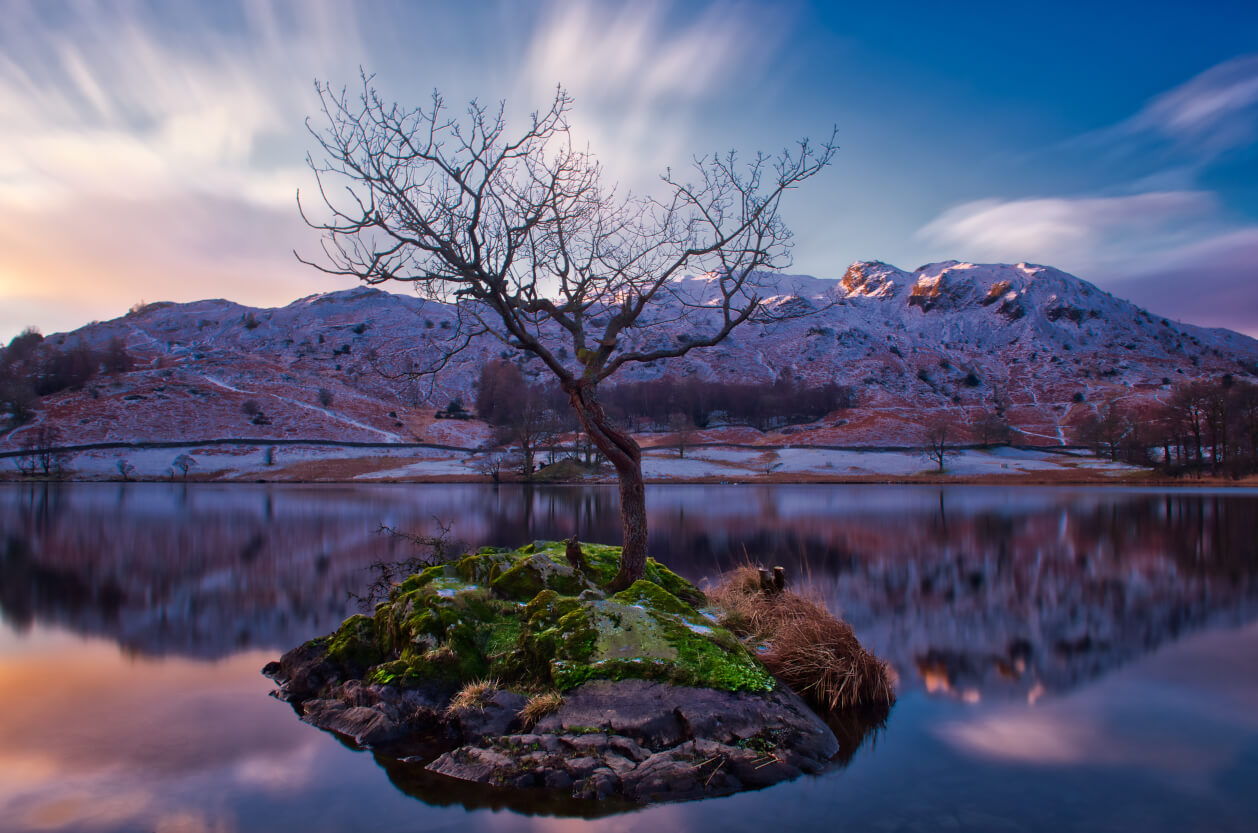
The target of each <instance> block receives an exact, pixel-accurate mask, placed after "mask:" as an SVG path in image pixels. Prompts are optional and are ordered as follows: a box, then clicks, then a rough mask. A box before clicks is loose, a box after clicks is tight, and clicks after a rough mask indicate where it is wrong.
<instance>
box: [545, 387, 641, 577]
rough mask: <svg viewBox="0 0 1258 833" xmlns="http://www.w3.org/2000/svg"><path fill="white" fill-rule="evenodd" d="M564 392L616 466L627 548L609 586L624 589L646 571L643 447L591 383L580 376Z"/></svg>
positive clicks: (596, 443)
mask: <svg viewBox="0 0 1258 833" xmlns="http://www.w3.org/2000/svg"><path fill="white" fill-rule="evenodd" d="M564 392H565V393H567V394H568V401H569V402H570V403H571V404H572V409H573V410H574V411H576V413H577V419H578V420H580V422H581V427H582V428H583V429H584V430H585V433H586V434H587V435H588V436H589V437H590V439H591V440H593V441H594V444H595V445H596V446H598V449H599V451H601V452H603V453H604V454H606V455H607V458H608V459H609V460H611V461H612V465H613V466H615V467H616V477H617V479H618V480H619V482H620V522H621V527H622V529H623V533H624V549H623V550H622V551H621V554H620V572H618V573H617V574H616V577H615V578H614V579H612V583H611V584H610V585H609V586H608V589H609V590H611V591H613V592H615V591H619V590H624V589H625V588H626V587H628V586H629V585H631V584H633V583H634V582H635V581H637V580H638V579H640V578H642V576H643V575H644V574H645V572H646V486H645V484H644V483H643V482H642V449H641V448H639V446H638V443H637V441H635V440H634V438H633V437H631V436H630V435H629V432H627V431H622V430H621V429H620V428H618V427H616V426H615V425H612V423H611V421H610V420H609V419H608V418H607V414H606V413H604V411H603V408H602V406H601V405H599V404H598V400H597V399H595V398H594V388H593V387H592V386H591V385H589V384H588V383H585V382H583V381H582V380H577V381H574V382H572V383H571V384H565V385H564Z"/></svg>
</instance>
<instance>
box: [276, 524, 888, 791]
mask: <svg viewBox="0 0 1258 833" xmlns="http://www.w3.org/2000/svg"><path fill="white" fill-rule="evenodd" d="M619 562H620V548H619V547H613V546H605V545H599V544H577V543H576V542H575V541H568V542H563V541H560V542H541V541H539V542H535V543H533V544H529V545H527V546H524V547H521V548H519V549H514V550H509V549H501V548H494V547H485V548H482V549H480V550H478V551H476V552H473V553H469V554H466V555H462V556H461V557H459V558H457V559H455V560H452V561H450V562H448V563H444V564H438V565H435V566H431V567H428V568H426V569H424V570H422V571H421V572H418V573H416V574H414V575H411V576H409V577H408V578H406V579H405V580H404V581H402V582H401V583H399V584H397V585H394V586H393V587H392V588H391V589H390V590H389V593H388V598H387V599H386V600H384V601H382V602H380V603H379V604H378V605H376V608H375V612H374V615H372V616H367V615H355V616H351V617H350V618H349V619H347V620H345V622H344V623H343V624H342V625H341V627H340V628H339V629H338V630H337V631H336V632H335V633H332V634H329V635H327V636H324V637H320V638H317V639H313V640H311V641H310V642H307V643H306V644H304V645H302V646H299V647H298V648H295V649H293V650H292V651H289V652H288V653H287V654H285V655H284V656H283V657H282V658H281V659H280V660H279V662H273V663H270V664H268V666H267V667H266V668H265V669H264V673H265V674H267V675H268V676H270V677H271V678H272V679H274V680H275V681H276V682H277V683H279V684H280V690H279V691H278V692H277V694H278V696H280V697H281V698H283V699H286V700H288V701H289V702H290V703H291V704H292V705H293V707H294V708H295V709H296V711H297V712H298V714H300V715H301V717H302V719H303V720H305V721H307V722H309V723H311V724H313V725H315V726H318V727H320V728H322V729H326V730H329V731H333V732H336V733H338V734H339V735H341V736H343V737H345V738H348V739H352V741H353V742H354V743H355V744H356V745H358V746H361V747H370V748H372V749H373V750H374V751H375V752H376V754H377V755H378V756H379V755H382V754H383V755H385V756H389V757H395V758H397V759H399V760H400V761H403V762H405V763H407V764H410V765H414V766H422V767H423V768H424V769H425V770H427V771H428V772H430V773H437V774H439V775H442V776H448V777H451V778H456V779H460V780H462V781H469V782H477V783H480V784H484V785H488V787H489V788H491V789H501V790H503V795H504V797H506V796H509V794H510V793H511V792H512V791H520V790H527V791H529V792H530V793H537V792H539V791H541V792H549V793H551V794H553V795H554V796H555V797H556V798H560V797H562V798H569V797H575V798H578V799H600V800H604V801H606V802H608V803H615V804H619V803H621V802H629V803H633V804H637V803H644V802H660V801H675V800H687V799H694V798H701V797H705V796H716V795H726V794H729V793H733V792H738V791H740V790H745V789H755V788H760V787H765V786H768V785H770V784H774V783H777V782H779V781H782V780H787V779H791V778H795V777H798V776H799V775H802V774H805V773H818V772H820V771H822V770H824V769H826V768H828V767H830V766H832V765H833V764H834V763H835V762H836V761H843V760H846V759H848V758H850V756H851V754H852V752H853V751H854V749H855V746H857V745H859V743H860V740H861V738H862V737H863V727H867V726H871V725H875V724H877V723H879V722H880V721H881V720H882V719H884V718H885V716H886V713H887V710H888V709H889V708H890V706H891V704H892V702H893V699H894V695H893V694H892V692H891V687H890V685H889V683H888V676H887V669H886V666H885V664H884V663H882V662H881V661H879V660H877V659H876V658H874V657H873V656H872V655H869V654H868V653H867V652H865V651H864V649H863V648H861V647H860V645H859V643H858V642H857V641H856V639H855V637H854V636H853V635H851V629H850V628H848V627H847V626H846V625H845V624H843V623H841V622H839V621H838V620H835V619H834V618H833V617H830V616H829V614H828V613H825V612H824V608H821V607H820V606H819V605H816V604H815V603H812V602H809V601H807V600H804V599H802V598H800V597H798V596H796V595H794V594H792V593H790V592H789V591H785V592H783V591H781V590H780V587H779V588H777V589H776V591H775V588H773V587H771V586H769V587H761V586H760V584H761V582H758V581H757V580H756V578H755V574H754V571H747V570H745V571H743V572H741V573H738V574H735V575H733V576H731V577H730V578H728V579H727V580H726V581H725V582H723V583H722V584H721V585H719V586H718V587H717V588H715V589H714V591H713V592H712V595H711V597H709V595H705V593H704V592H703V591H701V590H700V589H699V588H698V587H696V586H695V585H694V584H692V583H690V582H689V581H687V580H686V579H684V578H682V577H681V576H678V575H677V574H676V573H673V572H672V571H671V570H669V569H668V568H667V567H665V566H664V565H662V564H659V563H658V562H656V561H654V560H653V559H648V561H647V567H646V571H645V575H644V577H643V578H642V579H640V580H638V581H636V582H634V583H633V584H632V585H631V586H630V587H628V588H627V589H625V590H622V591H620V592H618V593H612V594H608V593H607V592H605V590H604V589H603V588H605V587H606V586H607V585H608V584H610V583H611V582H612V580H613V578H614V577H615V576H616V573H617V570H618V566H619ZM819 616H823V617H825V618H826V619H828V622H829V626H828V628H827V627H823V628H821V630H818V627H817V625H816V620H817V619H818V617H819ZM801 628H802V629H801ZM805 631H806V633H805ZM801 640H803V641H802V642H801ZM787 643H790V644H787ZM775 674H776V675H775ZM787 683H789V685H788V684H787ZM791 686H794V689H795V690H792V687H791ZM797 692H798V693H797ZM801 694H802V695H803V697H801ZM805 698H807V700H808V702H805ZM809 702H810V703H811V704H812V707H813V708H810V706H809ZM814 708H815V709H816V710H817V711H814ZM818 712H820V714H819V713H818ZM823 718H829V725H828V723H827V719H823ZM854 727H857V728H854ZM835 729H838V736H836V733H835V731H834V730H835ZM840 737H842V740H840ZM504 801H505V802H506V803H510V800H509V798H504Z"/></svg>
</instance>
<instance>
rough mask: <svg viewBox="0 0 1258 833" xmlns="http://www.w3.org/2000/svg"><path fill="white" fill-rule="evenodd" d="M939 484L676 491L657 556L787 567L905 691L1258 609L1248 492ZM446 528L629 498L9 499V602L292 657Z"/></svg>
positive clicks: (59, 490) (510, 490) (539, 528)
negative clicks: (382, 575) (384, 572)
mask: <svg viewBox="0 0 1258 833" xmlns="http://www.w3.org/2000/svg"><path fill="white" fill-rule="evenodd" d="M943 491H944V492H946V494H941V492H940V490H939V489H938V488H933V487H932V488H920V489H918V488H913V487H882V488H875V487H868V486H862V487H850V488H849V487H829V488H816V487H765V486H754V487H752V486H739V487H703V486H668V487H659V488H656V489H653V490H652V491H651V492H650V493H649V494H648V508H649V510H650V511H651V530H652V531H651V538H650V542H649V547H650V551H651V554H652V555H653V556H655V557H656V558H658V559H660V560H662V561H665V562H666V563H668V564H670V565H671V566H673V567H674V568H676V569H678V570H679V571H680V572H682V573H683V574H685V575H686V576H688V577H690V578H692V579H696V580H698V579H703V578H705V577H708V578H711V577H714V576H715V575H716V574H718V573H719V572H721V571H723V570H725V569H728V568H730V567H733V566H736V565H738V564H740V563H742V562H743V561H744V560H745V559H746V558H748V557H750V558H752V559H753V560H759V561H762V562H763V563H765V564H772V565H776V564H781V565H784V566H785V567H786V568H787V570H788V573H789V574H790V575H791V576H792V580H793V581H798V582H801V583H804V584H807V585H809V586H810V587H811V588H812V589H813V590H815V591H816V592H818V593H821V594H822V595H823V596H824V597H825V598H826V599H827V600H828V601H829V602H830V603H831V605H832V606H833V607H834V608H835V609H836V610H838V611H840V612H841V613H843V615H844V616H845V617H846V618H848V619H849V620H850V621H852V623H853V624H854V625H855V626H856V628H857V631H858V634H859V635H860V636H861V638H862V640H863V641H865V642H866V643H867V644H869V645H870V646H871V647H872V648H873V649H874V650H875V651H876V652H878V653H880V654H883V655H885V656H887V657H888V658H889V659H891V660H892V661H893V664H894V665H895V666H896V667H897V669H898V671H899V672H900V674H901V676H902V679H903V680H904V684H906V685H910V686H913V685H921V686H927V685H929V686H933V687H935V688H937V689H938V690H948V691H952V692H954V693H958V694H962V695H964V694H966V692H980V691H981V692H984V694H986V693H988V692H993V693H994V692H998V691H1007V692H1009V693H1011V694H1016V695H1018V696H1022V695H1026V694H1027V693H1028V692H1030V691H1032V690H1034V689H1035V688H1036V686H1042V687H1044V688H1045V689H1048V690H1054V689H1064V688H1069V687H1071V686H1074V685H1077V684H1079V683H1080V682H1082V681H1085V680H1087V679H1090V678H1092V677H1094V676H1096V675H1097V674H1100V673H1103V672H1104V671H1105V670H1107V669H1109V668H1112V667H1114V666H1115V665H1116V664H1118V663H1121V662H1124V661H1126V660H1128V659H1131V658H1132V657H1135V656H1138V655H1140V654H1141V653H1145V652H1147V651H1150V650H1152V649H1153V648H1155V647H1156V646H1157V645H1159V644H1162V643H1163V642H1165V641H1167V640H1170V639H1174V638H1175V637H1176V636H1177V635H1178V634H1180V633H1182V632H1185V631H1186V630H1188V629H1191V628H1194V627H1198V626H1200V625H1201V624H1203V623H1207V622H1210V621H1213V620H1215V619H1218V618H1223V619H1228V618H1230V619H1233V620H1237V621H1240V620H1242V619H1244V618H1245V617H1247V616H1249V615H1250V613H1249V611H1250V610H1251V609H1252V606H1253V605H1254V603H1255V601H1256V600H1258V512H1255V510H1254V507H1255V499H1254V498H1252V497H1249V496H1245V495H1239V494H1224V495H1217V494H1208V493H1197V492H1192V493H1148V494H1136V493H1119V492H1112V491H1111V492H1105V491H1100V490H1093V491H1066V490H1044V491H1033V490H1026V491H1024V492H1019V493H1017V494H1016V495H1015V496H1012V497H1011V495H1010V494H1009V492H1008V490H988V489H981V488H968V489H944V490H943ZM941 498H942V505H941ZM1014 498H1016V501H1015V500H1014ZM434 517H436V518H440V519H441V520H442V521H443V522H450V523H452V525H453V526H452V534H453V536H454V537H457V538H458V539H460V540H463V541H466V542H467V543H468V544H469V545H472V546H480V545H481V544H487V543H494V544H503V545H519V544H523V543H525V542H528V541H531V540H535V539H550V540H555V539H560V538H566V537H568V536H570V535H573V534H576V535H578V536H579V537H580V539H581V540H584V541H604V542H614V541H616V540H617V536H618V535H619V529H620V527H619V521H618V516H617V511H616V492H615V489H614V487H611V486H599V487H581V486H543V485H535V486H520V485H514V484H508V485H503V486H502V487H500V488H496V489H495V488H491V487H483V486H476V485H457V486H452V485H441V486H417V487H413V488H399V487H370V486H364V487H358V486H355V487H341V486H335V487H333V486H327V487H304V486H292V487H262V486H258V487H254V486H248V485H233V486H217V485H212V484H190V485H189V486H187V487H186V489H185V488H184V487H183V486H182V485H161V484H138V483H132V484H111V485H103V484H102V485H96V484H92V485H83V486H47V487H45V486H34V487H32V486H29V485H23V486H15V487H11V488H10V487H6V488H5V489H3V490H0V529H3V530H4V538H3V539H0V547H2V549H0V555H3V559H0V608H2V613H3V616H4V617H5V619H6V621H8V622H10V623H12V624H14V625H15V626H18V627H25V626H29V625H30V624H31V623H32V622H35V621H42V622H51V623H56V624H59V625H62V626H65V627H69V628H71V629H74V630H78V631H80V632H86V633H96V634H102V635H106V636H108V637H110V638H113V639H116V640H118V641H119V642H120V643H122V644H123V645H125V646H126V647H127V648H128V649H130V650H135V651H141V652H155V653H168V652H174V653H181V654H188V655H194V656H221V655H225V654H228V653H231V652H233V651H235V650H237V649H238V647H239V646H242V645H253V646H264V647H267V648H269V649H273V650H281V649H285V648H288V647H291V646H292V645H294V644H297V643H299V642H301V641H303V640H305V639H308V638H310V637H311V636H314V635H316V634H319V633H325V632H327V631H330V630H331V629H332V628H334V627H335V626H336V624H338V623H339V622H340V620H341V619H342V618H344V617H345V616H346V615H348V614H349V613H352V612H354V606H353V605H352V603H350V602H349V601H347V593H348V592H350V591H352V592H355V593H359V594H361V593H362V592H363V591H364V590H365V589H366V587H367V585H368V584H369V583H370V581H371V580H372V577H373V574H372V572H371V571H370V569H369V567H370V565H371V564H373V563H375V562H380V561H399V560H404V559H405V558H407V557H409V556H410V555H412V554H413V552H412V550H411V546H410V544H409V543H407V542H405V541H399V540H396V539H393V538H391V537H390V536H381V535H378V534H377V533H376V530H377V529H378V527H379V526H380V524H381V523H385V524H387V525H388V526H391V527H393V528H395V529H400V530H405V531H407V532H409V533H413V534H416V535H433V534H437V533H438V532H439V530H438V529H437V527H436V525H435V523H434V521H433V518H434Z"/></svg>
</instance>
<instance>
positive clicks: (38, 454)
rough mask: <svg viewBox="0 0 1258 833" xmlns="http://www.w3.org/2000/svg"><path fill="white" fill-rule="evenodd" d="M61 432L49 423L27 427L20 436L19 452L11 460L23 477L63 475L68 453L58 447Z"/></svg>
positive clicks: (59, 477)
mask: <svg viewBox="0 0 1258 833" xmlns="http://www.w3.org/2000/svg"><path fill="white" fill-rule="evenodd" d="M60 444H61V434H60V432H58V431H57V429H56V428H54V427H53V426H51V425H40V426H38V427H35V428H33V429H29V430H28V431H27V432H26V433H25V434H24V435H23V437H22V443H21V453H20V454H19V455H17V456H16V457H15V458H14V460H13V462H14V465H16V466H17V470H18V473H19V474H20V475H22V476H23V477H34V476H35V475H43V476H44V477H48V478H53V479H57V480H60V479H61V478H62V477H64V476H65V473H66V472H65V468H66V462H67V461H68V459H69V454H68V453H67V452H65V451H64V450H62V449H61V448H60Z"/></svg>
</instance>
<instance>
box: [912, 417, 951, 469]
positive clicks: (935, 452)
mask: <svg viewBox="0 0 1258 833" xmlns="http://www.w3.org/2000/svg"><path fill="white" fill-rule="evenodd" d="M921 436H922V443H923V453H924V454H925V455H926V457H927V459H929V460H931V461H932V462H934V463H935V464H936V465H938V466H939V473H940V474H943V471H944V462H945V461H946V460H947V459H948V458H949V457H952V456H955V455H957V454H960V453H961V452H960V450H959V449H958V448H957V447H956V446H957V444H958V443H959V442H960V439H961V431H960V429H959V428H958V427H957V423H956V421H955V420H953V419H952V418H951V417H947V416H936V417H932V418H931V419H929V420H928V421H927V422H926V424H925V425H923V426H922V433H921Z"/></svg>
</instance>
